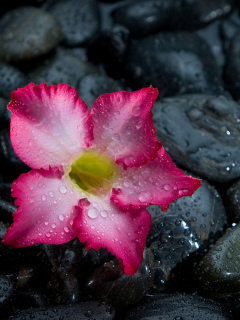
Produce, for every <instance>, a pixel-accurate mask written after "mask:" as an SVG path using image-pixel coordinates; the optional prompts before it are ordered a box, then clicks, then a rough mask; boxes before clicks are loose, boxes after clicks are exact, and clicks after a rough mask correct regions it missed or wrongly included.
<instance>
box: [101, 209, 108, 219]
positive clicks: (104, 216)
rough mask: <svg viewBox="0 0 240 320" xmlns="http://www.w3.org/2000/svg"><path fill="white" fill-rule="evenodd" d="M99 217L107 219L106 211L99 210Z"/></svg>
mask: <svg viewBox="0 0 240 320" xmlns="http://www.w3.org/2000/svg"><path fill="white" fill-rule="evenodd" d="M100 215H101V217H103V218H107V215H108V213H107V211H106V210H101V211H100Z"/></svg>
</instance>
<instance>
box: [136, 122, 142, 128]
mask: <svg viewBox="0 0 240 320" xmlns="http://www.w3.org/2000/svg"><path fill="white" fill-rule="evenodd" d="M141 126H142V121H138V122H136V124H135V127H136V129H140V128H141Z"/></svg>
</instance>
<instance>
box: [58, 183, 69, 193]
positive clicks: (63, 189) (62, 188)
mask: <svg viewBox="0 0 240 320" xmlns="http://www.w3.org/2000/svg"><path fill="white" fill-rule="evenodd" d="M59 191H60V193H62V194H65V193H67V188H66V187H65V186H63V185H62V186H60V187H59Z"/></svg>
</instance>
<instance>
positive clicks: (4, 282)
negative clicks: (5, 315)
mask: <svg viewBox="0 0 240 320" xmlns="http://www.w3.org/2000/svg"><path fill="white" fill-rule="evenodd" d="M14 288H15V285H14V283H13V282H12V281H11V280H10V279H9V278H8V277H6V276H3V275H0V308H1V307H2V305H3V304H5V303H7V302H8V301H9V300H10V299H11V298H12V297H13V293H14Z"/></svg>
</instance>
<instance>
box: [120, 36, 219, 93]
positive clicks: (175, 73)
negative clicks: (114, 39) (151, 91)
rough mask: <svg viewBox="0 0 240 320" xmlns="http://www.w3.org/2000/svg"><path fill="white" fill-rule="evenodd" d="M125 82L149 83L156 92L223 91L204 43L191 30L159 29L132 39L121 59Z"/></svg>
mask: <svg viewBox="0 0 240 320" xmlns="http://www.w3.org/2000/svg"><path fill="white" fill-rule="evenodd" d="M122 69H123V74H124V77H125V78H126V79H127V83H128V84H129V85H130V86H132V88H134V89H139V88H141V87H147V86H150V85H152V86H153V87H157V88H158V89H159V96H160V97H164V96H169V95H176V94H184V93H203V92H204V93H215V94H219V93H222V92H223V89H222V87H221V80H220V73H219V69H218V67H217V64H216V62H215V60H214V58H213V55H212V52H211V50H210V48H209V46H208V45H207V43H206V42H205V41H204V40H203V39H201V38H200V37H198V36H197V35H196V34H192V33H184V32H179V33H167V32H165V33H158V34H156V35H152V36H149V37H145V38H142V39H138V40H134V41H132V42H131V44H130V45H129V46H128V47H127V50H126V52H125V54H124V56H123V59H122Z"/></svg>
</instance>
